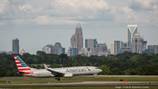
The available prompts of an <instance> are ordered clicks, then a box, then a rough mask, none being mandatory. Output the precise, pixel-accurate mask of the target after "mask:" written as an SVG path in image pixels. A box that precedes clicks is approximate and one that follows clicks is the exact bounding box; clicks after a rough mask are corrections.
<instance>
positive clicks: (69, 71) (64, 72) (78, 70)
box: [13, 55, 102, 80]
mask: <svg viewBox="0 0 158 89" xmlns="http://www.w3.org/2000/svg"><path fill="white" fill-rule="evenodd" d="M13 58H14V59H15V63H16V66H17V69H18V72H19V73H20V74H21V75H23V76H29V77H55V79H57V80H60V77H73V76H79V75H97V74H98V73H100V72H101V71H102V70H101V69H99V68H97V67H94V66H74V67H61V68H49V67H48V66H47V65H46V64H44V67H45V69H36V68H31V67H29V66H28V65H27V64H26V63H25V62H24V61H23V60H22V58H21V57H20V55H14V56H13Z"/></svg>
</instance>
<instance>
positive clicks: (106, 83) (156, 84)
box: [0, 81, 158, 88]
mask: <svg viewBox="0 0 158 89" xmlns="http://www.w3.org/2000/svg"><path fill="white" fill-rule="evenodd" d="M129 86H130V87H131V86H133V87H158V82H149V81H147V82H146V81H140V82H138V81H132V82H128V81H85V82H74V83H39V84H36V83H35V84H0V88H13V87H16V88H20V87H129Z"/></svg>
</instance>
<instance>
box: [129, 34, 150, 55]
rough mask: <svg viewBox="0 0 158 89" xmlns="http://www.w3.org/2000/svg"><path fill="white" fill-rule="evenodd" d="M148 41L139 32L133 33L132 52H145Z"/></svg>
mask: <svg viewBox="0 0 158 89" xmlns="http://www.w3.org/2000/svg"><path fill="white" fill-rule="evenodd" d="M146 44H147V41H144V39H143V38H142V37H141V36H140V34H139V33H138V32H136V33H135V34H134V35H133V38H132V52H133V53H140V54H141V53H143V52H144V51H145V49H146Z"/></svg>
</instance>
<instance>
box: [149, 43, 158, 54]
mask: <svg viewBox="0 0 158 89" xmlns="http://www.w3.org/2000/svg"><path fill="white" fill-rule="evenodd" d="M147 52H148V53H152V54H158V45H148V49H147Z"/></svg>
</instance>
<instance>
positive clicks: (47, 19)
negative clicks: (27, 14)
mask: <svg viewBox="0 0 158 89" xmlns="http://www.w3.org/2000/svg"><path fill="white" fill-rule="evenodd" d="M33 20H34V22H36V23H37V24H40V25H47V24H49V22H50V17H49V16H37V17H35V18H34V19H33Z"/></svg>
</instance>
